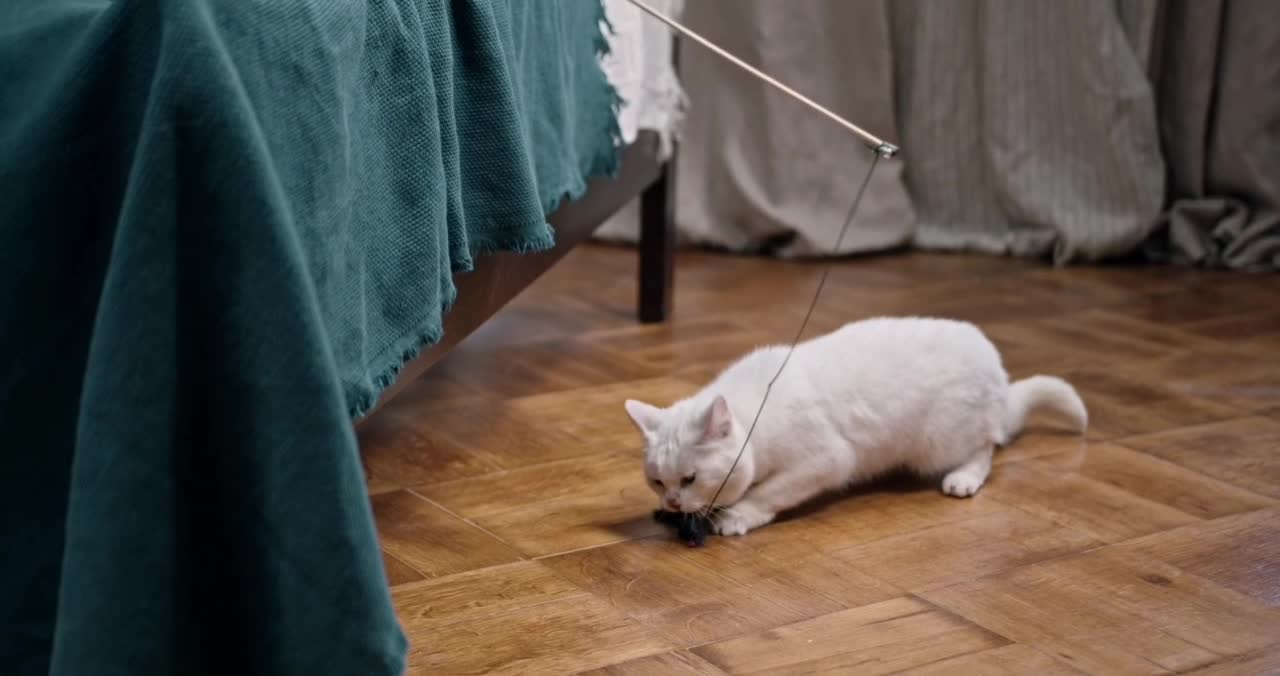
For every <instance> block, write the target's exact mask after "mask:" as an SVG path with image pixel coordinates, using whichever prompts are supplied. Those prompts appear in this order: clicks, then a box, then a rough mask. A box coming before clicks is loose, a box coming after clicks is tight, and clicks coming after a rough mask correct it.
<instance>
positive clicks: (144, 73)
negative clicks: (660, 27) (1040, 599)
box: [0, 0, 671, 675]
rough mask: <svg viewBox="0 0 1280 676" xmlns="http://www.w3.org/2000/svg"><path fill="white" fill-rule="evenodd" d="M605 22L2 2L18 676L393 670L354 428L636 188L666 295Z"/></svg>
mask: <svg viewBox="0 0 1280 676" xmlns="http://www.w3.org/2000/svg"><path fill="white" fill-rule="evenodd" d="M604 18H605V17H604V15H603V9H602V6H601V5H600V4H599V3H598V2H595V1H593V0H562V1H560V2H554V3H553V2H538V3H528V2H520V1H519V0H468V1H463V0H361V1H352V2H338V1H336V0H287V1H284V0H280V1H276V2H236V3H229V2H219V1H217V0H137V1H123V0H122V1H118V2H111V1H108V0H40V1H35V0H23V1H20V2H12V3H7V4H6V5H5V6H4V7H3V8H0V25H2V26H4V27H5V29H4V32H3V33H0V179H3V181H2V182H0V185H3V189H4V194H3V195H0V288H3V289H4V291H3V295H0V354H3V355H4V359H5V360H6V361H5V363H4V364H3V367H2V368H0V429H3V430H4V432H3V433H4V443H3V450H2V452H0V482H2V483H0V489H2V490H0V495H3V497H2V498H0V500H2V501H3V503H0V538H2V540H0V550H2V551H4V552H5V555H4V558H3V564H2V565H0V598H3V599H4V600H5V603H4V604H2V605H0V673H5V674H45V673H52V674H84V673H94V674H143V675H147V674H173V673H182V674H204V673H210V674H212V673H219V674H221V673H250V674H252V673H263V674H272V675H280V674H295V673H298V674H301V673H306V674H331V673H332V674H351V673H361V674H398V673H400V671H401V670H402V669H403V659H404V654H405V642H404V637H403V635H402V633H401V632H400V629H399V626H398V624H397V622H396V619H395V616H394V613H393V612H392V607H391V603H390V598H389V594H388V591H387V587H386V580H385V576H384V572H383V570H382V562H381V558H380V556H379V554H378V549H377V545H376V539H375V535H374V528H373V523H372V518H371V515H370V511H369V505H368V500H367V496H366V495H365V491H364V484H363V477H362V473H361V470H360V463H359V458H358V451H357V448H356V442H355V436H354V432H353V425H352V422H353V420H356V419H359V418H361V417H362V416H365V415H368V414H370V413H373V414H375V415H376V411H375V409H376V407H377V405H378V403H379V402H381V401H385V400H386V399H387V397H389V396H391V395H393V394H394V392H395V390H396V388H397V387H399V386H400V385H401V384H402V383H404V382H406V381H407V380H408V379H411V378H413V377H416V376H417V375H418V374H420V373H422V371H423V370H424V369H425V368H426V367H427V366H429V365H430V363H432V362H433V361H434V360H435V359H438V358H439V356H440V355H441V354H443V352H444V351H445V350H447V349H448V347H449V345H451V344H452V343H453V342H456V341H457V340H458V339H460V338H461V337H462V336H464V335H465V334H466V333H467V332H469V331H470V330H472V329H474V328H475V327H476V326H478V325H479V324H480V323H481V322H483V321H484V319H485V318H487V317H488V316H489V315H491V314H492V313H493V312H495V311H496V310H497V309H498V308H500V307H501V305H502V304H503V303H505V302H506V300H508V299H510V298H511V297H512V296H514V294H515V293H517V292H518V291H519V290H520V289H521V288H523V287H524V286H526V285H527V284H528V283H530V282H531V281H532V280H533V279H535V278H536V277H537V276H538V275H539V274H540V273H541V272H542V271H543V270H545V269H546V268H547V267H548V266H550V265H551V264H552V263H553V262H554V261H555V260H556V259H557V258H558V257H559V256H560V255H562V254H563V253H564V252H565V251H566V250H567V249H568V248H570V247H572V246H573V245H574V244H575V243H577V242H580V241H582V240H583V239H585V238H586V237H588V236H590V234H591V232H592V231H593V229H594V228H595V227H596V226H598V225H599V223H600V222H601V221H603V220H604V219H605V218H606V217H607V216H608V215H609V214H610V213H611V212H612V211H614V210H616V209H617V208H618V206H620V205H621V204H622V203H624V202H626V201H629V200H631V199H632V198H635V197H636V196H640V199H641V201H642V202H643V206H644V209H643V211H644V213H645V214H646V215H645V218H644V220H645V222H646V226H645V232H646V240H645V243H644V245H643V246H642V247H641V253H640V259H641V265H640V268H641V273H642V274H641V279H642V284H641V303H640V307H639V310H640V315H641V318H642V319H644V320H648V321H654V320H661V319H662V318H663V317H665V315H666V313H667V312H669V309H670V273H671V263H670V260H671V259H670V247H671V238H670V234H671V228H670V222H669V207H668V204H669V200H667V199H666V192H667V186H669V178H668V177H667V176H666V170H665V169H664V163H663V153H662V147H663V145H664V143H663V142H662V140H661V139H660V138H655V137H654V136H653V135H650V134H638V135H636V136H635V138H634V139H633V140H631V141H630V142H629V143H628V142H626V140H625V139H624V134H623V130H622V129H621V128H620V127H619V123H618V116H617V110H618V108H619V105H620V103H621V102H620V101H619V99H618V95H617V91H616V90H615V88H614V87H612V86H611V85H610V83H609V82H608V80H607V79H606V77H605V74H604V73H603V71H602V69H601V68H600V62H599V60H600V58H601V56H602V54H604V53H605V52H606V51H607V47H608V36H607V33H606V32H605V31H604V30H603V29H602V25H603V21H602V20H603V19H604ZM549 215H550V218H548V216H549ZM549 220H550V224H549V223H548V221H549Z"/></svg>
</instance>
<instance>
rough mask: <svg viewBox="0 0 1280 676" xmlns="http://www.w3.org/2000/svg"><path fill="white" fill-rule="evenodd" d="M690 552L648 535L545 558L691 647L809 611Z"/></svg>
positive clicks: (575, 580)
mask: <svg viewBox="0 0 1280 676" xmlns="http://www.w3.org/2000/svg"><path fill="white" fill-rule="evenodd" d="M683 554H684V553H683V552H682V551H681V550H680V549H679V548H676V547H672V546H671V543H670V542H668V541H666V540H658V539H646V540H637V541H634V542H628V543H625V544H621V545H616V546H612V547H598V548H595V549H589V550H586V551H581V552H575V553H572V554H565V555H562V556H556V557H553V558H549V559H544V560H543V561H542V563H544V564H546V565H547V566H548V567H550V568H551V569H552V570H554V571H555V572H556V573H557V574H558V575H560V576H561V577H563V578H565V579H566V580H569V581H571V582H573V583H574V584H576V585H577V586H579V587H581V588H582V589H586V590H588V591H590V592H591V593H592V594H594V595H596V596H598V597H600V598H603V599H607V600H608V601H609V603H610V604H612V605H613V606H614V607H616V608H618V609H619V610H621V611H622V612H625V613H627V614H628V615H630V616H631V617H634V618H636V619H638V620H640V621H642V622H644V623H645V624H647V625H649V626H652V627H654V628H655V629H657V630H658V631H660V632H662V633H663V634H664V635H665V636H666V637H667V638H668V640H670V641H671V642H672V643H674V644H677V645H681V646H683V647H690V646H696V645H701V644H703V643H708V642H710V641H715V640H719V639H722V638H726V637H730V636H738V635H741V634H745V633H748V632H752V631H758V630H760V629H767V628H771V627H777V626H781V625H783V624H788V623H791V622H795V621H797V620H799V619H801V618H802V617H803V615H801V614H800V613H797V612H795V611H793V610H790V609H788V608H786V607H784V606H782V605H780V604H778V603H775V602H774V601H772V600H770V599H769V598H767V597H765V596H763V595H761V594H759V593H753V591H752V590H751V589H749V588H748V587H746V586H744V585H742V584H739V583H737V582H734V581H732V580H730V579H728V578H726V577H724V576H722V575H720V574H719V573H718V572H716V571H714V570H712V569H710V568H707V567H705V566H702V565H699V564H698V563H697V562H696V561H694V560H692V559H690V558H688V557H686V556H684V555H683Z"/></svg>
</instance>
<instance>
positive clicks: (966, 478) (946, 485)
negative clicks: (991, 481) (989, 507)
mask: <svg viewBox="0 0 1280 676" xmlns="http://www.w3.org/2000/svg"><path fill="white" fill-rule="evenodd" d="M983 481H984V477H980V476H978V475H976V474H974V473H973V472H965V471H955V472H952V473H950V474H948V475H947V476H946V477H944V478H943V479H942V492H943V493H946V494H947V495H950V496H952V497H956V498H968V497H973V496H974V495H976V494H977V492H978V489H980V488H982V483H983Z"/></svg>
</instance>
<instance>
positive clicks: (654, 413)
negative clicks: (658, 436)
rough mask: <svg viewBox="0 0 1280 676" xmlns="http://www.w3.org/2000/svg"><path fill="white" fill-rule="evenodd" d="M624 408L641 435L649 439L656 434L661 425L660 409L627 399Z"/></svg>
mask: <svg viewBox="0 0 1280 676" xmlns="http://www.w3.org/2000/svg"><path fill="white" fill-rule="evenodd" d="M624 406H626V409H627V415H629V416H631V422H633V423H635V426H636V429H638V430H640V433H641V434H643V435H645V436H646V437H650V436H653V435H654V434H655V433H657V431H658V426H659V425H661V424H662V409H660V408H658V407H657V406H653V405H651V404H646V403H644V402H643V401H636V400H635V399H628V400H627V402H626V404H624Z"/></svg>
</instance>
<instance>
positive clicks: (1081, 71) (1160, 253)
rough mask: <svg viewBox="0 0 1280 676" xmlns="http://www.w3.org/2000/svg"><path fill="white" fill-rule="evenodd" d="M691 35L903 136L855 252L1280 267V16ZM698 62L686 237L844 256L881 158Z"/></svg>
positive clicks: (724, 24) (1011, 12) (877, 15)
mask: <svg viewBox="0 0 1280 676" xmlns="http://www.w3.org/2000/svg"><path fill="white" fill-rule="evenodd" d="M684 19H685V21H686V22H687V23H688V24H689V25H690V26H691V27H692V28H694V29H695V30H698V31H699V32H702V33H704V34H705V35H706V36H707V37H709V38H710V39H712V40H714V41H716V42H718V43H720V44H722V45H724V46H725V47H726V48H728V49H730V50H731V51H733V52H734V53H736V54H739V55H740V56H742V57H743V58H745V59H746V60H748V61H750V62H752V63H754V64H757V65H759V66H760V67H761V68H762V69H764V70H765V71H766V72H769V73H771V74H774V75H775V76H777V77H779V78H780V79H782V80H783V81H786V82H788V83H789V84H791V85H792V86H793V87H795V88H796V89H798V90H800V91H802V92H804V93H805V94H807V95H809V96H811V97H813V98H814V99H816V100H818V101H821V102H823V103H824V104H826V105H828V106H829V107H831V108H832V109H834V110H835V111H836V112H838V113H840V114H842V115H845V116H847V117H848V118H849V119H851V120H853V121H855V122H857V123H858V124H860V125H862V126H864V127H866V128H868V129H870V130H872V131H873V132H875V133H877V134H880V135H882V136H884V137H886V138H889V139H891V140H898V142H899V143H900V145H901V146H902V148H903V152H902V154H901V156H900V159H899V160H894V161H890V162H888V163H883V164H882V168H881V170H879V171H877V175H876V176H875V178H874V181H873V183H872V186H871V188H870V190H869V191H868V195H867V197H866V199H865V200H864V202H863V205H862V208H861V211H860V213H859V217H858V220H857V223H856V225H855V227H854V231H853V232H852V234H851V236H850V237H848V238H847V239H846V241H845V247H844V249H845V252H866V251H880V250H885V249H891V248H895V247H905V246H914V247H921V248H929V249H946V250H978V251H986V252H992V253H1007V254H1014V255H1024V256H1051V257H1052V259H1053V260H1054V261H1055V262H1058V263H1068V262H1077V261H1096V260H1101V259H1107V258H1114V257H1120V256H1130V255H1144V256H1146V257H1149V258H1154V259H1158V260H1176V261H1186V262H1193V263H1197V264H1204V265H1214V266H1228V267H1233V268H1248V269H1254V268H1271V269H1274V268H1276V267H1277V266H1280V225H1278V224H1277V204H1278V203H1280V183H1278V182H1280V166H1278V163H1280V2H1275V1H1274V0H1234V1H1227V0H1076V1H1073V2H1054V1H1049V0H969V1H943V0H804V1H803V2H781V1H777V0H698V2H690V3H687V6H686V9H685V14H684ZM680 59H681V62H680V74H681V77H682V79H683V81H684V85H685V89H686V91H687V92H688V95H689V98H690V104H691V107H690V109H689V113H688V117H687V120H686V129H685V133H684V138H683V141H682V145H681V147H680V151H679V154H678V164H677V216H676V218H677V222H678V226H679V231H680V233H681V236H682V237H683V238H684V239H685V240H686V241H690V242H697V243H702V244H711V245H716V246H723V247H728V248H731V249H735V250H749V251H754V250H761V249H764V250H769V251H774V252H776V253H778V254H780V255H813V254H824V253H826V252H827V251H828V250H829V249H830V247H831V245H832V242H833V241H834V239H835V237H836V234H837V231H838V228H839V226H840V222H841V219H842V216H843V213H844V210H845V209H846V208H847V207H848V204H849V202H850V200H851V199H852V197H853V193H854V190H855V189H856V186H857V183H858V180H859V179H860V178H861V176H862V172H863V171H865V168H866V166H867V163H868V161H869V159H870V156H869V152H868V151H866V150H864V149H863V148H862V147H861V146H860V145H859V144H858V142H857V141H856V140H854V139H853V138H851V137H849V136H848V134H847V133H846V132H844V131H842V130H841V129H840V128H839V127H837V126H835V125H832V124H831V123H829V122H828V121H826V120H824V119H822V118H820V117H818V116H817V115H815V114H814V113H812V112H811V111H809V110H807V109H806V108H804V107H802V106H800V105H799V104H797V103H795V102H793V101H790V100H789V99H787V98H785V97H783V96H782V95H780V94H778V93H777V92H774V91H772V90H771V89H768V88H767V86H766V85H763V84H761V83H759V82H758V81H756V80H754V79H752V78H750V76H747V75H745V74H743V73H741V72H739V71H737V70H736V69H734V68H732V67H731V66H729V65H727V64H725V63H724V62H722V61H720V60H719V59H718V58H717V57H715V56H714V55H711V54H709V53H707V52H706V51H704V50H702V49H700V48H697V47H696V46H692V45H684V46H683V49H682V51H681V56H680ZM617 231H619V230H618V229H617V228H615V232H617Z"/></svg>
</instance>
